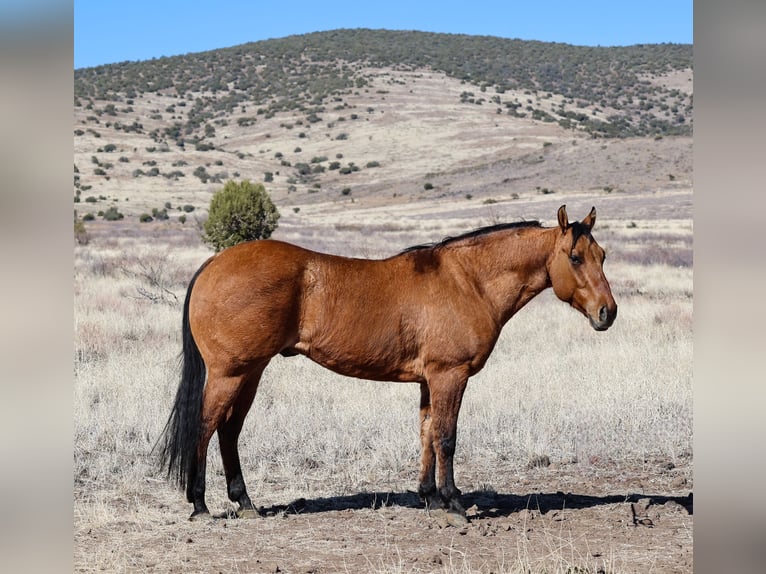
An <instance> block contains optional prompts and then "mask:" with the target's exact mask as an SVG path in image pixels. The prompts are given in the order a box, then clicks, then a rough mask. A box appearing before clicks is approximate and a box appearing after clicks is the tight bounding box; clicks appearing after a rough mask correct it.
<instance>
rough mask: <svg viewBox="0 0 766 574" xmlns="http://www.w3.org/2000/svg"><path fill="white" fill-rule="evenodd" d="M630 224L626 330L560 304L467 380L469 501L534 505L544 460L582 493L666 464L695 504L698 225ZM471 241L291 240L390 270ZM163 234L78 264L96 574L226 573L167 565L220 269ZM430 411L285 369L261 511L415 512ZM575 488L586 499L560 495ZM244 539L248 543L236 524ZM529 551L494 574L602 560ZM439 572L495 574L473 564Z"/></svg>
mask: <svg viewBox="0 0 766 574" xmlns="http://www.w3.org/2000/svg"><path fill="white" fill-rule="evenodd" d="M577 215H580V214H579V213H577ZM368 223H369V222H368ZM632 223H633V225H632V226H631V225H630V223H627V224H626V222H624V221H622V222H620V221H613V222H609V221H606V222H599V223H598V224H597V225H596V230H595V231H594V235H595V236H596V238H597V239H598V240H599V242H600V243H601V244H602V245H603V246H605V247H606V249H607V251H608V252H609V254H610V255H609V259H608V261H607V263H606V265H605V272H606V275H607V277H608V278H609V279H610V281H611V284H612V289H613V292H614V295H615V299H616V300H617V303H618V305H619V313H618V318H617V321H616V322H615V324H614V326H613V327H612V328H611V329H610V330H609V331H607V332H605V333H597V332H595V331H593V330H592V329H591V328H590V326H589V325H588V323H587V321H586V320H585V319H584V318H583V317H582V316H581V315H579V314H578V313H576V312H575V311H573V310H572V309H570V308H568V307H567V306H566V305H564V304H562V303H561V302H559V301H558V300H557V299H556V298H555V297H554V296H553V294H552V293H551V292H550V291H548V292H545V293H543V294H542V295H540V296H539V297H538V298H537V299H535V300H533V301H532V302H531V303H530V304H529V305H528V306H527V307H526V308H525V309H523V310H522V311H521V312H520V313H519V314H518V315H517V316H515V317H514V318H513V319H512V320H511V321H510V322H509V323H508V325H506V327H505V329H504V331H503V334H502V336H501V339H500V340H499V342H498V344H497V347H496V349H495V351H494V353H493V355H492V356H491V357H490V360H489V361H488V363H487V365H486V367H485V368H484V370H483V371H482V372H481V373H479V374H478V375H477V376H475V377H474V378H472V379H471V381H470V382H469V385H468V390H467V392H466V396H465V401H464V405H463V408H462V410H461V415H460V422H459V427H458V452H457V455H456V481H457V482H458V486H459V487H460V488H462V489H463V491H464V492H470V491H473V492H494V493H498V492H509V493H513V492H518V493H520V492H527V491H528V490H529V488H530V486H529V485H530V484H532V483H534V477H535V476H536V475H535V473H536V472H539V469H537V467H536V464H535V461H539V460H541V457H548V460H549V461H550V466H549V467H547V471H548V472H553V471H555V469H564V470H566V472H567V473H569V474H568V475H573V476H582V477H583V482H584V483H587V482H588V479H589V477H591V478H592V477H594V476H595V477H597V476H598V475H599V473H600V472H602V471H601V470H600V469H603V468H605V467H606V466H607V465H612V466H613V467H616V468H622V467H623V466H625V467H626V468H637V467H638V468H640V467H642V465H643V466H646V465H648V464H651V461H657V460H661V461H665V462H664V463H663V464H669V465H670V467H671V468H673V467H675V468H676V469H681V471H680V472H681V474H683V477H684V479H685V480H686V482H685V483H684V484H685V485H686V486H685V488H687V489H691V486H690V483H691V472H692V307H693V299H692V267H691V261H690V258H691V255H690V253H691V233H692V230H691V224H690V223H687V224H684V223H683V222H682V223H681V224H673V225H671V224H670V223H668V222H643V221H638V222H637V223H636V222H632ZM369 225H370V226H373V224H372V223H369ZM450 225H452V227H450ZM460 225H461V223H460V222H456V223H452V224H447V225H443V226H442V225H435V224H434V225H431V226H428V225H424V224H422V223H421V222H418V221H414V222H412V223H406V222H405V223H401V222H400V223H398V224H396V225H389V226H388V227H386V226H384V225H380V224H379V225H378V227H377V228H375V232H374V233H372V234H369V233H368V234H365V232H364V228H365V222H364V221H359V220H356V223H355V224H353V223H351V222H345V223H344V222H342V221H340V220H339V221H336V222H335V223H334V224H327V225H324V226H322V227H316V228H314V229H312V228H310V227H308V226H303V227H301V226H298V225H292V226H291V225H290V221H289V220H287V221H286V222H285V225H283V226H282V227H280V229H279V230H278V232H277V234H276V237H278V238H279V237H282V238H285V239H288V240H291V241H295V242H298V243H301V244H302V245H305V246H307V247H315V248H319V249H321V250H328V251H332V252H335V253H340V254H345V255H355V256H359V255H364V256H371V257H380V256H385V255H391V254H393V253H396V252H398V251H399V250H401V249H402V248H404V247H406V246H408V245H410V244H415V243H420V242H424V241H434V240H439V239H441V238H442V237H443V236H444V235H447V234H450V233H453V232H454V231H456V229H457V228H458V227H459V226H460ZM462 225H467V223H466V222H463V223H462ZM146 229H150V228H148V227H145V228H138V226H135V225H134V226H133V227H130V226H127V225H126V226H124V227H119V224H114V225H113V226H111V227H110V226H109V225H108V224H102V226H101V227H99V226H93V227H92V228H90V229H89V234H90V241H89V243H88V244H86V245H78V246H76V247H75V267H74V282H75V302H74V305H75V321H76V322H75V344H74V368H75V388H74V444H75V452H74V529H75V569H76V570H78V571H104V570H105V571H174V570H176V571H194V570H198V571H205V570H207V571H212V570H208V567H210V563H205V562H194V561H193V560H192V562H189V560H190V553H191V551H186V550H183V549H182V550H174V551H173V552H167V544H169V543H168V542H167V541H168V540H169V539H171V538H172V537H173V536H175V535H174V534H170V533H171V532H173V531H174V530H177V527H174V526H170V525H173V524H177V521H178V520H183V519H184V518H185V517H186V515H187V514H188V512H190V510H191V508H190V506H188V505H187V504H186V502H185V500H184V498H183V495H182V493H180V492H178V491H176V490H175V489H174V487H172V486H171V485H170V484H168V483H166V482H165V481H164V477H163V475H162V474H161V472H160V471H159V470H158V469H157V468H156V466H155V461H154V460H153V459H152V458H151V456H150V454H149V453H150V451H151V448H152V446H153V445H154V442H155V440H156V439H157V437H158V436H159V434H160V432H161V430H162V427H163V425H164V423H165V421H166V419H167V416H168V414H169V410H170V406H171V401H172V398H173V396H174V393H175V389H176V386H177V384H178V370H177V367H178V353H179V350H180V322H181V302H182V301H183V297H184V294H185V287H186V283H187V281H188V280H189V278H190V277H191V276H192V274H193V273H194V271H195V270H196V268H197V267H198V266H199V264H201V263H202V262H203V261H204V260H205V259H206V258H207V257H208V256H209V254H210V252H209V251H208V250H207V249H206V248H205V247H204V246H203V245H201V243H200V242H199V239H198V237H197V234H196V232H195V231H194V230H193V229H192V228H191V226H187V227H185V228H184V227H181V226H180V225H178V224H175V223H173V224H168V225H166V226H162V225H156V226H153V227H151V229H152V230H153V231H146ZM468 229H470V226H469V227H468ZM462 230H463V231H465V230H466V229H465V228H463V229H462ZM638 244H641V245H643V246H644V249H643V250H639V249H637V248H636V246H637V245H638ZM647 246H649V247H647ZM679 262H680V264H679ZM418 400H419V389H418V386H417V385H411V384H393V383H374V382H368V381H360V380H354V379H348V378H344V377H341V376H338V375H335V374H333V373H331V372H329V371H327V370H324V369H322V368H320V367H318V366H317V365H315V364H313V363H311V362H310V361H308V360H307V359H305V358H303V357H294V358H283V357H277V358H275V359H274V360H273V361H272V362H271V364H270V365H269V367H268V369H267V371H266V373H265V375H264V377H263V382H262V384H261V387H260V389H259V392H258V395H257V397H256V400H255V403H254V406H253V408H252V410H251V412H250V415H249V417H248V419H247V421H246V423H245V428H244V431H243V433H242V437H241V439H240V444H241V456H242V463H243V468H244V470H245V479H246V481H247V483H248V487H249V491H250V493H251V496H252V497H253V500H254V502H255V503H256V505H264V506H266V507H269V506H272V507H274V508H282V507H283V506H280V505H287V504H289V503H290V502H291V501H294V500H295V499H298V498H306V499H313V500H320V499H327V498H333V497H336V498H338V497H353V496H356V495H360V494H362V493H384V492H390V493H399V495H400V497H401V496H404V495H405V494H406V493H407V492H408V491H411V490H414V489H415V488H416V486H417V471H418V461H419V440H418V431H417V429H418V422H417V416H418V409H417V406H418ZM551 469H553V470H551ZM530 480H532V483H530V482H529V481H530ZM525 481H526V482H525ZM645 487H646V488H648V489H651V486H650V485H645ZM567 488H569V489H573V488H575V487H573V486H572V485H568V486H567V485H562V486H561V488H560V490H566V489H567ZM552 490H554V491H555V490H557V489H556V488H553V489H552ZM581 490H583V489H581ZM584 490H588V487H584ZM378 504H379V503H376V502H373V503H372V505H371V506H372V507H373V508H375V507H376V505H378ZM208 505H209V506H210V508H211V510H212V511H213V512H214V513H215V512H220V511H222V510H224V509H226V508H229V507H230V506H231V503H230V502H229V501H228V499H227V498H226V495H225V482H224V479H223V471H222V466H221V463H220V455H219V453H218V450H217V443H216V441H215V439H214V440H213V443H212V444H211V450H210V455H209V466H208ZM383 506H384V510H387V508H386V507H387V504H386V503H385V502H383ZM224 522H231V521H224ZM208 528H210V527H208ZM238 528H239V529H241V528H243V527H242V526H239V525H237V524H232V525H231V526H230V530H232V529H233V530H234V531H236V530H237V529H238ZM263 528H267V529H268V528H276V527H273V526H264V527H263ZM551 528H552V527H551ZM121 531H122V533H121ZM206 532H208V533H210V532H209V531H206ZM97 533H100V534H99V535H98V536H97ZM551 533H552V531H551V530H548V534H549V535H550V534H551ZM559 534H560V533H559ZM196 536H197V534H195V535H190V538H189V539H190V540H191V539H192V538H193V537H196ZM216 536H217V534H216ZM152 537H155V538H158V539H161V540H164V541H165V547H166V550H165V551H162V548H163V546H162V544H160V545H159V546H158V547H157V549H156V550H152V551H150V550H148V548H150V547H151V544H150V542H151V539H152ZM169 537H170V538H169ZM222 537H223V535H222ZM318 538H319V539H322V535H318ZM173 540H174V539H173ZM315 542H316V541H315ZM296 544H298V546H300V544H299V543H298V542H296ZM688 544H689V545H690V544H691V542H690V537H689V540H688ZM187 546H189V545H187ZM516 546H517V547H516V548H515V549H513V548H511V549H508V550H507V551H508V552H509V555H508V562H507V563H506V564H505V565H501V566H498V565H497V564H496V565H495V567H494V568H495V571H508V572H510V571H527V570H533V571H538V570H540V571H542V570H546V571H562V572H563V571H574V570H567V568H572V567H575V566H576V567H578V568H583V570H577V571H594V572H595V571H596V570H595V567H593V566H592V564H591V563H592V561H593V559H591V558H590V557H588V556H586V555H585V554H582V555H580V554H577V553H575V554H572V552H571V548H570V551H567V550H565V549H564V548H563V547H562V546H557V545H554V546H555V547H554V548H552V549H549V550H548V551H547V558H546V561H545V562H539V560H541V559H542V558H541V557H540V556H541V554H540V551H539V549H536V548H534V547H532V546H524V544H522V543H518V544H517V545H516ZM173 548H179V546H178V545H177V544H176V545H175V546H173ZM314 548H315V549H316V546H315V547H314ZM389 550H391V552H390V553H388V554H386V555H385V556H386V558H380V557H379V556H378V555H376V554H370V555H369V557H368V558H367V559H368V568H366V569H367V570H370V571H381V572H400V571H410V570H412V571H419V570H416V569H412V568H410V567H409V566H407V567H405V566H406V564H407V562H406V560H404V559H401V560H397V558H396V556H397V553H396V548H391V549H389ZM543 554H546V553H545V552H543ZM453 558H454V560H453ZM458 558H459V559H458ZM623 558H624V557H621V556H620V555H619V552H616V554H615V555H614V556H611V557H610V559H609V560H610V561H607V562H608V563H606V562H604V563H606V571H623V570H630V569H629V568H627V569H626V568H620V567H619V565H620V564H623V565H624V562H622V561H621V560H623ZM194 560H200V558H199V556H197V557H196V558H194ZM551 560H553V561H552V562H551ZM213 563H215V564H218V565H219V566H220V568H221V569H222V571H232V568H233V566H236V563H231V564H229V563H227V562H226V560H225V559H224V558H222V557H221V556H219V557H218V559H216V560H213ZM179 564H181V565H183V564H185V566H184V567H179V566H178V565H179ZM227 564H228V566H227ZM541 564H543V565H544V567H542V566H541ZM232 565H233V566H232ZM590 568H592V569H591V570H589V569H590ZM436 569H437V570H438V571H449V572H473V571H490V570H491V568H489V569H487V568H484V567H481V566H480V565H479V566H477V563H476V562H475V560H473V559H472V558H471V557H470V556H462V557H458V555H455V556H454V557H453V556H452V555H450V560H449V561H444V562H441V563H440V565H439V566H438V567H436ZM541 569H542V570H541ZM255 570H257V568H256V569H255ZM264 571H265V570H264ZM272 571H273V570H272ZM288 571H289V569H288ZM304 571H306V570H304ZM317 571H318V570H317ZM323 571H324V570H323Z"/></svg>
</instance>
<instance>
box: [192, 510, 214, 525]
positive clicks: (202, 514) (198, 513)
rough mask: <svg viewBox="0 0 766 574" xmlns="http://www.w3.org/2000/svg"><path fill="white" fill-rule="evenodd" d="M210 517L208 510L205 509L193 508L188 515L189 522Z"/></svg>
mask: <svg viewBox="0 0 766 574" xmlns="http://www.w3.org/2000/svg"><path fill="white" fill-rule="evenodd" d="M208 519H211V516H210V512H208V511H207V510H195V511H194V512H192V513H191V516H189V521H190V522H195V521H197V520H208Z"/></svg>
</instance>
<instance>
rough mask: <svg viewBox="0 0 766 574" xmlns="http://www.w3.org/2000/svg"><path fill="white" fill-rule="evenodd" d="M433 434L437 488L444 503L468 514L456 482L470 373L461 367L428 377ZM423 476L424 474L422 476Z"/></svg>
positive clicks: (447, 506)
mask: <svg viewBox="0 0 766 574" xmlns="http://www.w3.org/2000/svg"><path fill="white" fill-rule="evenodd" d="M428 383H429V389H430V399H431V406H430V428H429V432H430V438H431V446H432V449H433V452H434V453H435V455H436V466H437V467H438V468H437V477H438V480H437V483H436V492H437V493H438V497H439V499H440V500H441V503H442V506H443V507H444V508H446V509H447V510H449V511H451V512H455V513H458V514H460V515H463V516H464V515H465V509H464V508H463V506H462V505H461V504H460V494H461V492H460V490H459V489H458V488H457V486H455V475H454V464H453V461H454V456H455V448H456V445H457V419H458V414H459V412H460V405H461V403H462V401H463V393H464V392H465V387H466V384H467V383H468V376H467V374H465V373H462V372H461V371H459V370H453V371H450V372H447V373H438V374H436V375H434V376H432V377H430V378H429V381H428ZM421 479H422V476H421Z"/></svg>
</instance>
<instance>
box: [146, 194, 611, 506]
mask: <svg viewBox="0 0 766 574" xmlns="http://www.w3.org/2000/svg"><path fill="white" fill-rule="evenodd" d="M557 219H558V226H554V227H550V228H547V227H543V226H542V225H541V224H540V222H539V221H526V222H517V223H505V224H499V225H493V226H489V227H483V228H480V229H477V230H475V231H471V232H468V233H465V234H463V235H459V236H456V237H449V238H447V239H444V240H443V241H441V242H438V243H433V244H428V245H419V246H415V247H411V248H408V249H405V250H404V251H402V252H401V253H399V254H397V255H394V256H392V257H389V258H386V259H357V258H347V257H340V256H336V255H329V254H323V253H317V252H314V251H310V250H308V249H304V248H302V247H299V246H296V245H292V244H289V243H285V242H282V241H277V240H272V239H263V240H256V241H250V242H247V243H241V244H238V245H235V246H233V247H229V248H228V249H225V250H223V251H221V252H219V253H217V254H215V255H213V256H212V257H210V258H209V259H208V260H207V261H205V262H204V263H203V264H202V265H201V267H200V268H199V269H198V270H197V272H196V273H195V274H194V276H193V277H192V279H191V281H190V283H189V286H188V289H187V292H186V298H185V301H184V306H183V320H182V352H181V382H180V385H179V387H178V390H177V392H176V396H175V401H174V403H173V407H172V410H171V413H170V416H169V418H168V421H167V424H166V425H165V428H164V430H163V432H162V435H161V436H160V438H159V439H158V441H157V444H156V445H155V448H158V447H159V454H160V463H161V465H162V467H163V468H165V467H166V468H167V478H168V480H174V481H175V482H177V484H178V487H179V488H180V489H184V488H185V489H186V499H187V500H188V502H190V503H192V504H193V505H194V509H193V512H192V514H191V516H190V519H194V518H196V517H198V516H200V515H209V511H208V508H207V505H206V503H205V469H206V463H207V451H208V443H209V441H210V439H211V437H212V435H213V433H215V432H218V438H219V446H220V452H221V458H222V461H223V467H224V473H225V476H226V485H227V494H228V497H229V499H230V500H231V501H232V502H234V503H236V504H238V509H237V510H236V515H238V516H243V517H244V516H247V517H250V516H256V515H257V511H256V509H255V506H254V505H253V503H252V501H251V499H250V496H249V495H248V492H247V489H246V487H245V481H244V479H243V475H242V468H241V464H240V459H239V452H238V447H237V442H238V438H239V434H240V431H241V430H242V425H243V423H244V420H245V417H246V415H247V413H248V411H249V409H250V407H251V405H252V403H253V400H254V398H255V394H256V391H257V390H258V383H259V381H260V379H261V375H262V374H263V372H264V369H265V368H266V366H267V365H268V364H269V361H270V360H271V359H272V358H273V357H274V356H276V355H282V356H285V357H291V356H294V355H298V354H300V355H305V356H306V357H308V358H309V359H311V360H313V361H315V362H317V363H319V364H320V365H322V366H324V367H326V368H328V369H331V370H332V371H335V372H336V373H340V374H341V375H346V376H350V377H357V378H361V379H369V380H375V381H394V382H411V383H418V384H419V385H420V444H421V461H420V475H419V487H418V494H419V495H420V498H421V500H422V501H423V503H424V505H425V508H426V509H443V510H444V511H446V512H447V513H452V514H453V515H456V516H458V517H460V516H462V517H463V519H464V518H465V510H464V509H463V506H462V505H461V502H460V495H461V492H460V490H459V489H458V488H457V486H456V485H455V480H454V474H453V457H454V454H455V448H456V437H457V421H458V413H459V411H460V405H461V402H462V398H463V393H464V391H465V389H466V385H467V383H468V379H469V377H471V376H472V375H474V374H476V373H478V372H479V371H480V370H481V369H482V367H483V366H484V364H485V362H486V361H487V358H488V357H489V355H490V353H491V352H492V349H493V347H494V346H495V343H496V341H497V339H498V337H499V335H500V331H501V329H502V328H503V325H505V323H506V322H507V321H508V320H509V319H510V318H511V317H512V316H513V315H514V314H515V313H516V312H518V311H519V309H521V308H522V307H524V305H526V304H527V303H528V302H529V301H530V300H531V299H532V298H534V297H535V296H536V295H538V294H539V293H540V292H542V291H543V290H545V289H547V288H548V287H552V288H553V291H554V293H555V294H556V296H557V297H558V298H559V299H560V300H562V301H564V302H566V303H568V304H569V305H571V306H572V307H573V308H574V309H576V310H577V311H579V312H580V313H582V314H583V315H585V317H587V318H588V320H589V322H590V325H591V327H593V328H594V329H595V330H597V331H604V330H606V329H608V328H609V327H610V326H611V325H612V323H613V322H614V320H615V317H616V315H617V304H616V303H615V300H614V298H613V296H612V292H611V288H610V286H609V283H608V281H607V279H606V277H605V275H604V272H603V263H604V258H605V253H604V250H603V249H602V248H601V246H599V244H598V243H597V242H596V241H595V239H594V238H593V236H592V235H591V230H592V229H593V225H594V224H595V222H596V209H595V207H594V208H592V209H591V211H590V213H589V214H588V216H587V217H585V218H584V219H583V220H582V221H579V222H578V221H575V222H572V223H570V222H569V219H568V216H567V212H566V206H565V205H562V206H561V207H560V208H559V210H558V213H557ZM296 384H300V383H299V382H298V381H296ZM437 470H438V473H437Z"/></svg>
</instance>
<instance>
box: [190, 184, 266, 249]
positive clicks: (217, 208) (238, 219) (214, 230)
mask: <svg viewBox="0 0 766 574" xmlns="http://www.w3.org/2000/svg"><path fill="white" fill-rule="evenodd" d="M278 220H279V211H278V210H277V208H276V206H275V205H274V203H273V202H272V201H271V198H270V197H269V194H268V193H267V192H266V189H265V188H264V187H263V185H262V184H260V183H251V182H250V181H249V180H243V181H241V182H236V181H233V180H229V181H227V182H226V184H225V185H224V187H223V189H220V190H218V191H217V192H216V193H215V194H214V195H213V198H212V199H211V200H210V213H209V216H208V219H207V221H205V224H204V226H203V228H204V230H203V233H202V240H203V241H204V242H205V243H207V244H208V245H210V246H211V247H212V248H213V249H215V251H221V250H222V249H225V248H227V247H231V246H233V245H236V244H238V243H242V242H244V241H252V240H254V239H267V238H269V237H271V234H272V233H273V232H274V230H275V229H276V228H277V221H278Z"/></svg>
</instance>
